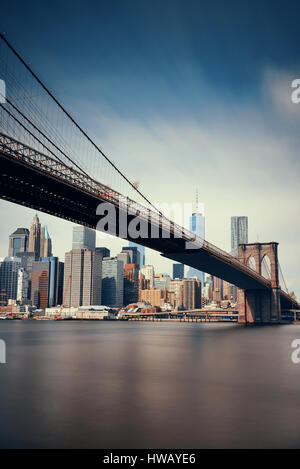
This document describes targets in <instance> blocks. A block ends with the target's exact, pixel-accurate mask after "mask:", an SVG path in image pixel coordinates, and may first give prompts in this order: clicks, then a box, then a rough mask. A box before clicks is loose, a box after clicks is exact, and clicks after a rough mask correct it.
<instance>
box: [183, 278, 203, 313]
mask: <svg viewBox="0 0 300 469" xmlns="http://www.w3.org/2000/svg"><path fill="white" fill-rule="evenodd" d="M182 306H183V308H184V309H187V310H188V309H199V308H201V282H200V281H199V280H198V278H188V279H184V280H182Z"/></svg>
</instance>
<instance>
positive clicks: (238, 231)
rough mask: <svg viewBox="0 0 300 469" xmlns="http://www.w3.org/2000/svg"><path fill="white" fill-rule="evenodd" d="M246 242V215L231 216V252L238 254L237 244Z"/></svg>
mask: <svg viewBox="0 0 300 469" xmlns="http://www.w3.org/2000/svg"><path fill="white" fill-rule="evenodd" d="M241 243H246V244H247V243H248V217H245V216H242V217H231V254H232V255H233V256H237V255H238V248H239V244H241Z"/></svg>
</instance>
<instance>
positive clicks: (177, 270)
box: [173, 264, 184, 280]
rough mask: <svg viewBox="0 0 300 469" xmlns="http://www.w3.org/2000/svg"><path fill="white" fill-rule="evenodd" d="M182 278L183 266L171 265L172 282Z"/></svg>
mask: <svg viewBox="0 0 300 469" xmlns="http://www.w3.org/2000/svg"><path fill="white" fill-rule="evenodd" d="M183 277H184V264H173V280H174V279H175V278H183Z"/></svg>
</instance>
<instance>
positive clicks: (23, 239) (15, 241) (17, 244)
mask: <svg viewBox="0 0 300 469" xmlns="http://www.w3.org/2000/svg"><path fill="white" fill-rule="evenodd" d="M28 238H29V230H28V229H27V228H18V229H17V230H16V231H14V232H13V233H12V234H11V235H9V248H8V257H14V256H16V255H17V253H18V252H26V251H27V248H28Z"/></svg>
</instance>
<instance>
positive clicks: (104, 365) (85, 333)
mask: <svg viewBox="0 0 300 469" xmlns="http://www.w3.org/2000/svg"><path fill="white" fill-rule="evenodd" d="M0 338H1V339H4V340H5V341H6V344H7V364H6V365H0V447H2V448H31V447H34V448H59V447H64V448H138V447H145V448H151V447H160V448H166V447H171V448H176V447H177V448H189V447H190V448H192V447H194V448H195V447H198V448H215V447H225V448H226V447H300V364H299V365H294V364H292V362H291V358H290V357H291V352H292V349H291V342H292V340H293V339H294V338H300V326H279V327H277V326H272V327H264V328H244V327H241V326H238V325H232V324H195V323H194V324H188V323H185V324H181V323H152V324H149V323H148V324H147V323H140V324H138V323H130V322H129V323H124V322H123V323H119V322H116V323H113V322H65V323H61V322H46V321H45V322H39V321H2V322H1V323H0Z"/></svg>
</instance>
